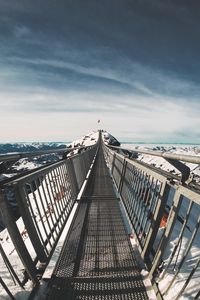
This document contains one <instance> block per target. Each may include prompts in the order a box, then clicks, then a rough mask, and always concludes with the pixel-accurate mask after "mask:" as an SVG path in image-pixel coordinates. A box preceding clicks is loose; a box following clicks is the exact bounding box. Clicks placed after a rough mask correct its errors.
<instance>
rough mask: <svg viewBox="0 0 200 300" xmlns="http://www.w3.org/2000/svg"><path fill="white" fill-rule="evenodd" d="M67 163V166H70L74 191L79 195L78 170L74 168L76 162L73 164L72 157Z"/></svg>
mask: <svg viewBox="0 0 200 300" xmlns="http://www.w3.org/2000/svg"><path fill="white" fill-rule="evenodd" d="M66 164H67V167H68V168H69V174H70V176H69V179H70V184H71V185H72V187H73V191H74V194H75V196H77V194H78V190H79V188H78V181H77V177H76V172H75V169H74V164H73V161H72V159H71V158H70V159H68V160H67V161H66Z"/></svg>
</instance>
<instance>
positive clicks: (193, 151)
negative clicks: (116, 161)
mask: <svg viewBox="0 0 200 300" xmlns="http://www.w3.org/2000/svg"><path fill="white" fill-rule="evenodd" d="M122 147H124V148H128V149H135V150H137V149H138V150H151V151H152V150H153V151H159V152H160V151H162V152H167V153H173V154H184V155H192V156H199V157H200V146H198V145H170V144H168V145H167V144H166V145H152V144H149V145H137V146H136V145H133V144H123V145H122ZM137 159H138V160H140V161H143V162H145V163H147V164H149V165H152V166H154V167H156V168H159V169H161V170H164V171H167V172H170V173H173V174H174V175H180V172H179V171H178V170H177V169H175V168H174V166H172V165H171V164H170V163H169V162H167V161H166V160H165V159H164V158H162V157H156V156H151V155H147V154H138V157H137ZM184 164H185V165H187V166H188V167H189V168H190V170H191V174H192V175H193V179H194V181H195V182H197V183H200V165H197V164H192V163H186V162H185V163H184Z"/></svg>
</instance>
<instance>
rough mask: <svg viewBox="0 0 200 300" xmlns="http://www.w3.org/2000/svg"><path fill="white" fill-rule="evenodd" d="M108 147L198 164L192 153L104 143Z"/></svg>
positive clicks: (198, 160)
mask: <svg viewBox="0 0 200 300" xmlns="http://www.w3.org/2000/svg"><path fill="white" fill-rule="evenodd" d="M106 146H108V147H109V148H113V149H117V150H125V151H129V152H132V153H142V154H147V155H152V156H158V157H163V158H165V159H173V160H181V161H184V162H189V163H194V164H200V156H194V155H185V154H175V153H168V152H164V151H153V150H152V151H149V150H138V149H136V148H134V149H130V148H124V147H117V146H111V145H106Z"/></svg>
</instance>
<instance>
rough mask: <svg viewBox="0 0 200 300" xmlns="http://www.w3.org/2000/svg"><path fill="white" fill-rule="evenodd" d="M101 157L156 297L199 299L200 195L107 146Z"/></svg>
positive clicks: (171, 176)
mask: <svg viewBox="0 0 200 300" xmlns="http://www.w3.org/2000/svg"><path fill="white" fill-rule="evenodd" d="M117 148H118V147H117ZM148 154H149V153H148ZM104 155H105V158H106V161H107V165H108V167H109V169H110V171H111V174H112V177H113V179H114V182H115V185H116V188H117V190H118V192H119V195H120V197H121V200H122V203H123V206H124V208H125V211H126V213H127V217H128V219H129V222H130V224H131V226H132V229H133V231H134V235H135V238H136V240H137V243H138V246H139V250H140V253H141V256H142V258H143V259H144V262H145V264H146V266H147V268H148V270H149V276H150V278H151V280H152V283H153V284H154V287H155V290H156V293H157V296H158V298H159V299H173V300H176V299H179V298H180V297H181V296H185V298H184V299H198V297H199V295H200V288H199V284H198V280H199V279H198V278H200V268H199V265H200V230H199V226H200V193H199V192H198V190H193V189H192V188H190V187H189V186H188V185H187V184H184V183H182V182H181V180H175V179H174V176H173V175H172V174H170V173H168V174H167V176H166V172H164V173H163V174H162V172H161V171H156V169H155V168H153V169H152V168H151V167H150V166H148V165H147V164H145V163H142V162H139V161H137V160H134V159H129V158H127V157H126V156H124V155H121V154H119V153H116V151H113V150H111V149H110V148H109V147H107V146H105V145H104ZM179 158H180V157H179ZM181 158H182V157H181ZM173 159H174V157H173ZM185 159H186V157H185ZM198 159H199V158H198ZM188 295H189V297H188ZM187 297H188V298H187Z"/></svg>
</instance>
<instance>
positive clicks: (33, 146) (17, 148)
mask: <svg viewBox="0 0 200 300" xmlns="http://www.w3.org/2000/svg"><path fill="white" fill-rule="evenodd" d="M67 144H68V143H61V142H59V143H56V142H50V143H48V142H47V143H42V142H41V143H39V142H33V143H6V144H0V154H5V153H13V152H34V151H41V150H51V149H57V148H58V149H60V148H64V147H65V146H66V145H67Z"/></svg>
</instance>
